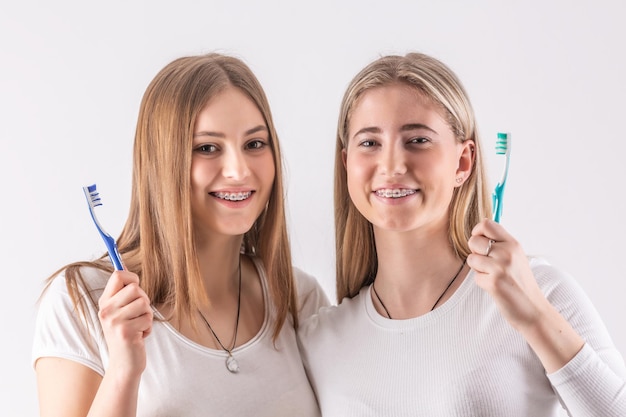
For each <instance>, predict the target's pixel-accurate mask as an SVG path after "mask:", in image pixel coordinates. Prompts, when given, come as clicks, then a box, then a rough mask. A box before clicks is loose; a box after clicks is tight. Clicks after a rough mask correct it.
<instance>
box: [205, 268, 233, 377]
mask: <svg viewBox="0 0 626 417" xmlns="http://www.w3.org/2000/svg"><path fill="white" fill-rule="evenodd" d="M240 311H241V257H240V258H239V293H238V295H237V321H236V322H235V336H234V337H233V345H232V346H231V347H230V349H227V348H226V346H224V344H223V343H222V341H221V340H220V338H219V337H217V334H215V332H214V331H213V328H212V327H211V325H210V324H209V321H208V320H207V319H206V318H205V317H204V315H203V314H202V312H201V311H200V310H199V309H198V313H200V317H202V320H203V321H204V322H205V323H206V325H207V327H208V328H209V330H210V331H211V333H212V334H213V337H215V340H217V343H219V345H220V346H221V347H222V349H224V350H225V351H226V353H228V357H227V358H226V369H228V370H229V371H230V372H232V373H233V374H236V373H237V372H239V363H238V362H237V360H236V359H235V358H234V357H233V353H232V351H233V349H234V348H235V345H236V344H237V330H238V329H239V313H240Z"/></svg>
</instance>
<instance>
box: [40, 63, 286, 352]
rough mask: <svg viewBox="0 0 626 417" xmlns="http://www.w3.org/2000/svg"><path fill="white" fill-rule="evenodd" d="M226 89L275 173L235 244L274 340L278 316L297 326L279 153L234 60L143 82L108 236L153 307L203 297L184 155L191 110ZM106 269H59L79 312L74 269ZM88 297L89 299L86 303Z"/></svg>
mask: <svg viewBox="0 0 626 417" xmlns="http://www.w3.org/2000/svg"><path fill="white" fill-rule="evenodd" d="M229 86H232V87H235V88H238V89H240V90H241V91H242V92H244V93H245V94H246V95H247V96H248V97H249V98H250V99H251V100H252V101H253V102H254V103H255V104H256V105H257V107H258V108H259V110H260V112H261V114H262V115H263V117H264V119H265V123H266V124H267V128H268V130H269V136H270V145H271V149H272V154H273V157H274V163H275V168H276V175H275V178H274V184H273V188H272V192H271V194H270V197H269V201H268V204H267V208H266V210H265V211H264V212H263V213H262V214H261V215H260V216H259V218H258V219H257V220H256V222H255V224H254V225H253V227H252V228H251V230H249V231H248V232H247V233H245V235H244V237H243V246H244V248H243V250H244V252H245V253H246V254H248V255H249V256H258V257H259V258H260V259H261V261H262V263H263V265H264V268H265V271H266V274H267V278H268V286H269V292H270V298H271V300H272V302H273V305H274V307H275V311H276V322H275V325H274V333H273V335H274V340H275V339H276V337H277V336H278V333H279V332H280V329H281V328H282V326H283V324H284V322H285V320H286V318H287V315H288V314H289V313H291V315H292V317H293V323H294V326H296V327H297V324H298V317H297V308H296V307H297V306H296V288H295V284H294V277H293V271H292V266H291V265H292V264H291V252H290V248H289V240H288V234H287V226H286V220H285V208H284V192H285V190H284V186H283V178H282V177H283V170H282V157H281V153H280V146H279V142H278V136H277V134H276V129H275V127H274V122H273V120H272V114H271V112H270V108H269V103H268V100H267V97H266V95H265V93H264V91H263V88H262V87H261V85H260V83H259V81H258V80H257V78H256V77H255V75H254V74H253V73H252V71H251V70H250V68H249V67H248V66H247V65H246V64H245V63H244V62H243V61H241V60H240V59H238V58H235V57H230V56H225V55H221V54H216V53H210V54H206V55H199V56H188V57H182V58H178V59H176V60H174V61H172V62H171V63H170V64H168V65H167V66H165V67H164V68H163V69H162V70H161V71H160V72H159V73H158V74H157V75H156V76H155V78H154V79H153V80H152V82H151V83H150V84H149V86H148V88H147V89H146V92H145V94H144V96H143V100H142V102H141V106H140V111H139V117H138V120H137V128H136V132H135V144H134V154H133V176H132V194H131V202H130V212H129V215H128V218H127V220H126V224H125V225H124V228H123V229H122V232H121V233H120V236H119V239H118V241H117V243H118V247H119V251H120V254H121V255H122V258H123V260H124V264H125V267H126V268H127V269H128V270H130V271H133V272H135V273H136V274H137V275H138V276H139V279H140V282H141V286H142V288H143V289H144V291H145V292H146V293H147V295H148V297H149V298H150V300H151V302H152V304H153V305H158V304H161V303H171V304H172V305H173V306H174V311H175V313H176V314H177V315H179V316H181V317H194V316H193V315H192V312H193V311H195V310H196V308H197V306H198V304H199V303H200V302H201V301H202V300H203V299H204V297H205V289H204V286H203V284H202V279H201V277H200V269H199V264H198V260H197V253H196V246H195V243H194V242H195V239H194V228H193V221H192V215H191V202H190V201H191V199H190V190H191V183H190V181H191V179H190V172H191V157H192V143H193V133H194V130H193V129H194V126H195V122H196V118H197V116H198V113H199V112H200V111H201V110H202V109H203V107H204V106H205V105H206V103H207V102H208V101H209V100H210V99H211V98H212V97H215V96H216V95H217V94H219V93H220V92H221V91H223V90H224V89H225V88H227V87H229ZM84 266H91V267H96V268H98V269H101V270H105V271H108V272H112V270H113V269H112V267H111V264H110V262H109V261H108V258H107V257H106V254H105V255H103V256H102V257H101V258H100V259H98V260H95V261H93V262H77V263H73V264H70V265H67V266H65V267H63V268H61V269H60V270H59V271H57V272H56V273H55V274H53V275H52V276H51V277H50V278H49V281H50V280H51V279H52V278H54V276H55V275H57V274H58V273H60V272H61V271H63V270H65V276H66V280H67V285H68V289H69V290H70V294H71V295H72V298H73V299H74V302H75V304H77V306H78V308H79V309H80V310H81V311H82V312H83V313H84V311H85V305H84V301H82V300H81V298H80V296H79V291H78V289H79V285H80V284H81V283H82V285H84V283H83V279H82V276H81V274H80V268H81V267H84ZM91 301H92V302H94V300H93V299H92V300H91Z"/></svg>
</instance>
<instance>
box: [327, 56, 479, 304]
mask: <svg viewBox="0 0 626 417" xmlns="http://www.w3.org/2000/svg"><path fill="white" fill-rule="evenodd" d="M397 83H401V84H404V85H407V86H409V87H411V88H415V89H416V90H417V91H418V92H419V93H420V94H421V95H422V96H423V97H425V98H427V99H428V100H431V101H432V103H434V104H435V105H437V106H438V107H439V109H440V111H441V114H442V115H443V116H444V118H445V120H446V121H447V122H448V124H449V126H450V128H451V130H452V132H453V133H454V135H455V137H456V139H457V140H458V141H459V142H464V141H466V140H473V141H474V142H475V147H474V163H473V166H472V171H471V173H470V175H469V177H468V178H467V179H466V181H465V182H464V183H463V185H462V186H460V187H458V188H455V190H454V193H453V197H452V201H451V203H450V209H449V212H450V213H449V234H450V242H451V244H452V246H453V247H454V250H455V251H456V252H457V254H458V255H459V257H461V258H462V259H465V258H467V256H468V255H469V253H470V250H469V247H468V243H467V241H468V239H469V237H470V235H471V231H472V228H473V227H474V226H475V225H476V224H477V223H478V222H479V221H480V220H481V219H483V218H484V217H487V216H489V215H490V214H491V197H490V195H489V193H488V190H487V184H486V181H485V172H484V165H483V161H482V153H481V145H480V140H479V136H478V131H477V127H476V120H475V116H474V110H473V108H472V105H471V103H470V100H469V97H468V95H467V93H466V92H465V88H464V87H463V85H462V84H461V82H460V80H459V79H458V77H457V76H456V74H455V73H454V72H453V71H452V70H451V69H450V68H448V67H447V66H446V65H445V64H444V63H442V62H441V61H439V60H437V59H435V58H433V57H431V56H429V55H426V54H422V53H409V54H407V55H405V56H399V55H388V56H383V57H381V58H378V59H377V60H375V61H373V62H371V63H370V64H369V65H367V66H366V67H365V68H363V69H362V70H361V71H360V72H359V73H358V74H357V75H356V76H355V77H354V78H353V79H352V81H351V82H350V84H349V85H348V88H347V89H346V92H345V93H344V96H343V99H342V102H341V107H340V113H339V120H338V125H337V141H336V146H335V180H334V181H335V184H334V188H335V190H334V205H335V251H336V270H337V281H336V285H337V287H336V293H337V301H338V302H341V300H342V299H343V298H345V297H349V298H352V297H354V296H355V295H357V294H358V293H359V291H360V289H361V288H363V287H364V286H366V285H369V284H371V283H372V281H373V279H374V277H375V276H376V272H377V270H378V259H377V254H376V245H375V242H374V232H373V229H372V225H371V223H370V222H369V221H368V220H367V219H366V218H365V217H363V215H362V214H361V213H359V211H358V210H357V208H356V207H355V205H354V204H353V203H352V200H351V199H350V195H349V193H348V185H347V172H346V168H345V166H344V162H343V159H342V151H343V150H344V149H346V148H347V146H348V139H349V138H348V134H349V126H350V118H351V116H352V112H353V110H354V108H355V107H356V106H357V105H358V103H359V98H360V97H362V95H363V94H364V93H365V92H367V91H368V90H370V89H372V88H377V87H384V86H386V85H390V84H397Z"/></svg>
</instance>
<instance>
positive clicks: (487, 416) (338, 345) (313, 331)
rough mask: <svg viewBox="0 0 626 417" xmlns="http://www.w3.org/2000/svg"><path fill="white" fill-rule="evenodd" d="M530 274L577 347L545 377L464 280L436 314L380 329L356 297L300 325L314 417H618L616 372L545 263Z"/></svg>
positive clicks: (623, 387)
mask: <svg viewBox="0 0 626 417" xmlns="http://www.w3.org/2000/svg"><path fill="white" fill-rule="evenodd" d="M531 266H532V268H533V272H534V274H535V277H536V279H537V281H538V283H539V286H540V287H541V289H542V290H543V292H544V293H545V294H546V296H547V298H548V300H549V301H550V302H551V303H552V304H553V305H554V306H555V307H556V308H557V309H558V310H559V311H560V312H561V314H562V315H563V316H564V317H565V319H567V320H568V321H569V322H570V323H571V324H572V326H573V327H574V328H575V329H576V330H577V332H578V333H579V334H580V335H581V336H582V337H583V339H584V340H585V341H586V344H585V345H584V347H583V349H582V350H581V351H580V352H579V353H578V354H577V355H576V356H575V357H574V358H573V359H572V360H571V361H570V362H569V363H568V364H567V365H565V366H564V367H563V368H562V369H560V370H558V371H557V372H555V373H553V374H550V375H546V372H545V369H544V368H543V366H542V364H541V362H540V361H539V360H538V358H537V357H536V355H535V354H534V352H533V351H532V350H531V348H530V347H529V346H528V344H527V343H526V341H525V340H524V339H523V337H522V336H521V335H520V334H519V333H518V332H516V331H515V330H514V329H513V328H512V327H511V326H510V325H509V323H508V322H507V321H506V320H505V319H504V318H503V317H502V316H501V314H500V312H499V310H498V308H497V306H496V304H495V302H494V301H493V299H492V298H491V296H490V295H489V294H488V293H486V292H485V291H483V290H482V289H481V288H479V287H478V286H477V285H476V284H475V282H474V277H473V275H474V273H473V271H472V272H470V274H469V275H468V276H467V278H466V279H465V280H464V281H463V282H462V283H461V285H460V287H459V288H458V289H457V291H455V293H454V294H453V295H452V296H451V297H450V298H449V299H448V300H447V301H446V302H445V303H444V304H442V305H440V306H439V307H438V308H436V309H435V310H433V311H432V312H429V313H427V314H424V315H423V316H420V317H416V318H413V319H408V320H390V319H388V318H386V317H383V316H382V315H380V314H379V313H378V312H377V311H376V309H375V307H374V305H373V303H372V298H371V293H370V288H371V287H365V288H363V289H362V290H361V292H360V293H359V294H358V295H357V296H355V297H354V298H352V299H347V298H346V299H344V300H343V302H342V303H341V304H340V305H339V306H332V307H327V308H322V309H321V310H320V311H319V313H318V314H317V315H313V316H312V317H311V318H310V319H309V320H307V321H305V322H303V323H302V325H301V327H300V329H299V332H298V333H299V338H300V342H301V349H302V352H303V355H302V358H303V360H304V363H305V368H306V369H307V373H308V375H309V378H310V380H311V384H312V385H313V388H314V389H315V391H316V394H317V398H318V402H319V404H320V409H321V411H322V415H323V416H324V417H349V416H359V417H367V416H372V417H373V416H386V417H393V416H412V417H416V416H424V417H437V416H440V417H453V416H455V417H457V416H458V417H495V416H506V417H547V416H556V415H559V411H558V410H559V408H560V407H561V405H560V402H562V404H563V407H564V408H566V409H567V410H568V412H569V413H570V415H571V416H574V417H578V416H598V417H625V416H626V367H625V366H624V360H623V358H622V356H621V355H620V353H619V352H618V351H617V350H616V348H615V346H614V344H613V342H612V341H611V338H610V337H609V335H608V333H607V331H606V328H605V326H604V325H603V323H602V321H601V319H600V317H599V315H598V313H597V312H596V310H595V309H594V307H593V306H592V304H591V302H590V301H589V299H588V297H587V296H586V295H585V294H584V293H583V291H582V289H581V288H580V287H579V286H578V285H577V284H576V282H575V281H574V280H573V279H572V278H571V277H569V276H568V275H566V274H565V273H563V272H561V271H559V270H557V269H555V268H554V267H552V266H550V265H548V264H547V263H546V262H542V261H539V260H533V261H532V262H531Z"/></svg>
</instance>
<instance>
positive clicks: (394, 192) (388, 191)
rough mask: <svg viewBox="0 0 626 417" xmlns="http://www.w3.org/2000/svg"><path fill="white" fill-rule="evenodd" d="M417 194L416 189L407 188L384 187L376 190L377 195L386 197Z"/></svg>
mask: <svg viewBox="0 0 626 417" xmlns="http://www.w3.org/2000/svg"><path fill="white" fill-rule="evenodd" d="M411 194H415V190H410V189H406V188H396V189H392V188H384V189H381V190H376V195H377V196H379V197H385V198H400V197H406V196H407V195H411Z"/></svg>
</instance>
